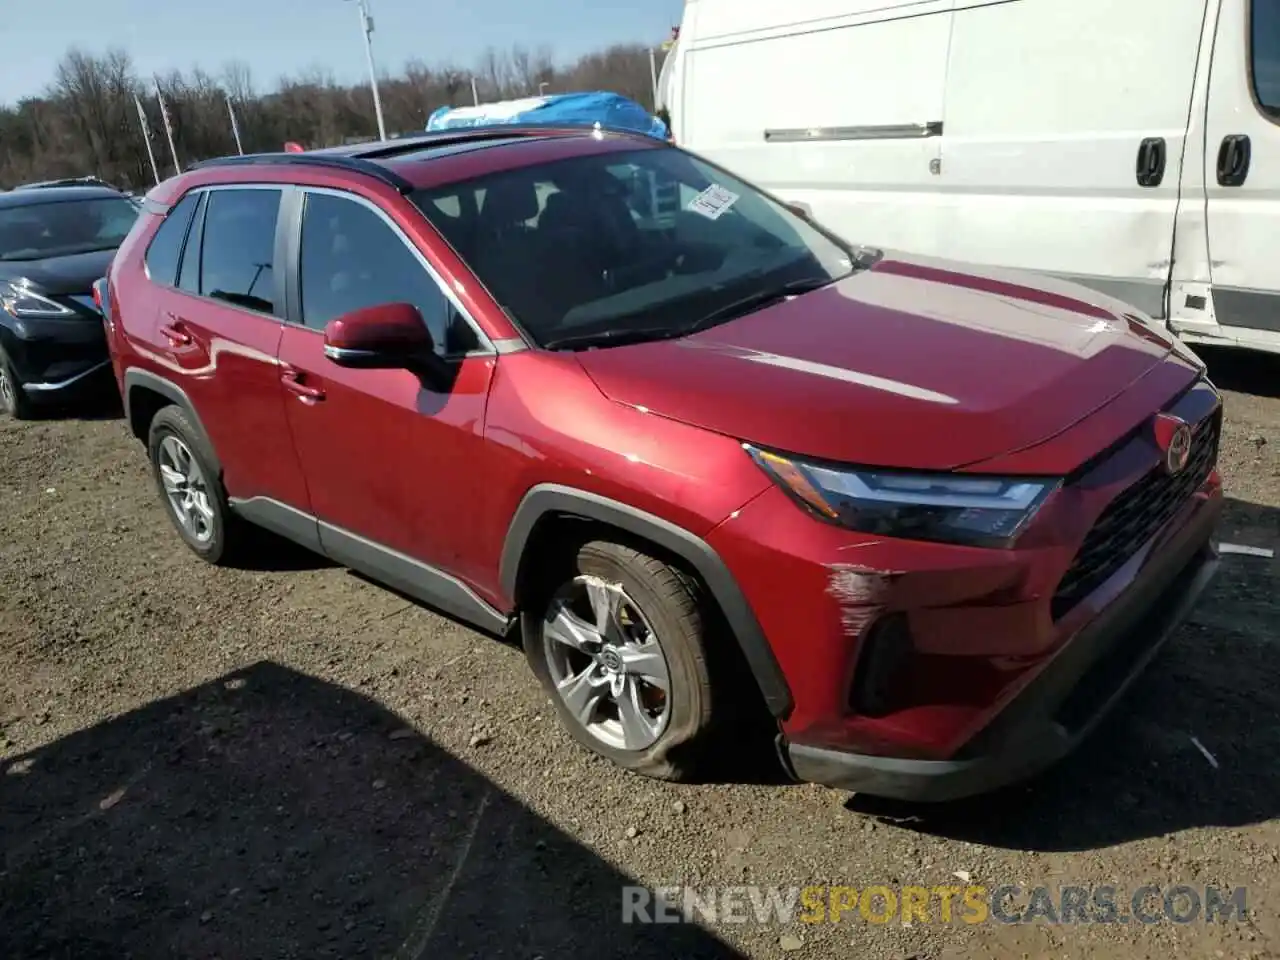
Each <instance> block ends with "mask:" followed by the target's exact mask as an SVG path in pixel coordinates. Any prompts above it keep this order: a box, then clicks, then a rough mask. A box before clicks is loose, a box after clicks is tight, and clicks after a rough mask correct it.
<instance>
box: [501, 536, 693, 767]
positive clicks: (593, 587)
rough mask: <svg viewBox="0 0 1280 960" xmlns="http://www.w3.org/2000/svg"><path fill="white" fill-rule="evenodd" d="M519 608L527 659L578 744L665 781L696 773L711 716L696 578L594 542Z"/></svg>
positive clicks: (621, 547)
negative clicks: (523, 608)
mask: <svg viewBox="0 0 1280 960" xmlns="http://www.w3.org/2000/svg"><path fill="white" fill-rule="evenodd" d="M567 567H568V569H565V570H563V571H561V572H559V573H557V574H556V575H555V576H553V577H550V578H549V589H547V590H545V591H543V592H542V594H543V600H542V602H540V603H538V604H536V605H535V606H534V609H531V610H529V611H526V612H525V613H523V614H522V616H521V632H522V634H523V640H524V648H525V655H526V656H527V658H528V660H529V666H530V667H531V668H532V670H533V672H534V674H535V675H536V676H537V677H538V679H539V681H541V683H542V685H543V687H544V688H545V689H546V690H547V693H548V694H549V695H550V697H551V700H552V702H553V703H554V704H555V708H556V712H557V713H558V714H559V715H560V718H561V720H562V721H563V723H564V724H565V726H566V727H567V728H568V729H569V732H570V733H571V734H572V735H573V737H574V739H576V740H577V741H578V742H579V743H580V744H582V745H583V746H585V747H586V748H587V749H589V750H591V751H593V752H594V753H597V754H599V755H601V756H603V757H606V758H607V759H609V760H612V761H613V762H614V763H616V764H618V765H619V766H621V767H624V768H626V769H628V770H633V771H635V772H637V773H641V774H644V775H645V776H649V777H655V778H657V779H661V780H676V781H684V780H691V779H693V778H694V777H695V776H696V775H697V773H698V771H699V769H700V763H699V761H700V760H701V758H702V757H703V756H705V754H706V748H707V746H708V742H709V740H710V738H711V733H712V723H713V711H712V706H713V698H712V686H711V678H710V674H709V671H708V668H707V655H706V645H705V636H704V634H705V626H704V618H703V616H702V612H701V608H700V605H699V602H698V596H697V589H696V586H695V585H694V584H693V583H692V582H691V581H690V580H689V579H688V578H686V577H685V576H683V575H682V574H681V573H679V572H678V571H676V570H675V569H673V568H672V567H670V566H668V565H667V564H665V563H663V562H662V561H661V560H658V559H656V558H654V557H651V556H648V555H646V554H644V553H641V552H640V551H638V550H635V549H632V548H631V547H628V546H624V545H622V544H618V543H613V542H610V541H592V542H590V543H587V544H586V545H584V546H583V547H582V548H581V549H579V550H578V552H577V555H576V557H575V558H574V562H573V563H571V564H569V565H567Z"/></svg>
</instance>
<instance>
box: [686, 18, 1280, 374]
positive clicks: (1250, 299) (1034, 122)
mask: <svg viewBox="0 0 1280 960" xmlns="http://www.w3.org/2000/svg"><path fill="white" fill-rule="evenodd" d="M661 87H662V91H663V96H662V99H663V101H664V102H663V104H662V106H664V107H666V109H667V110H668V111H669V112H670V115H671V119H672V126H673V132H674V134H675V139H676V142H677V143H678V144H680V145H681V146H683V147H686V148H688V149H690V150H692V151H694V152H695V153H699V154H702V155H704V156H706V157H707V158H708V159H711V160H713V161H716V162H718V163H720V164H722V165H724V166H726V167H728V168H729V169H731V170H733V171H734V172H735V173H738V174H741V175H742V176H744V177H746V178H747V179H748V180H752V181H754V182H755V183H757V184H759V185H760V186H763V187H765V188H766V189H768V190H771V191H772V192H774V193H775V194H776V195H778V196H780V197H781V198H783V199H785V200H787V201H790V202H794V203H799V204H803V205H804V206H806V207H807V208H808V209H809V210H811V211H812V212H813V214H814V216H815V218H816V219H817V220H819V221H821V222H822V223H824V224H825V225H826V226H828V227H829V228H831V229H833V230H834V231H835V232H837V233H840V234H842V235H844V236H845V237H847V238H848V239H850V240H853V241H856V242H859V243H868V244H874V245H878V246H885V247H890V248H898V249H902V250H909V251H913V252H917V253H922V254H930V255H934V256H942V257H948V258H952V259H957V260H966V261H969V262H973V263H982V264H989V265H995V266H1003V267H1014V268H1022V269H1027V270H1033V271H1036V272H1040V273H1051V274H1056V275H1058V276H1062V277H1066V278H1068V279H1072V280H1075V281H1077V282H1080V283H1084V284H1086V285H1089V286H1092V287H1094V288H1095V289H1097V290H1100V291H1102V292H1104V293H1107V294H1110V295H1112V296H1115V297H1118V298H1120V299H1121V300H1124V301H1127V302H1129V303H1131V304H1133V305H1134V306H1136V307H1138V308H1139V309H1141V310H1143V311H1145V312H1146V313H1148V314H1149V315H1150V316H1152V317H1155V318H1159V319H1165V320H1167V321H1168V322H1169V323H1170V325H1171V326H1172V327H1173V328H1174V329H1175V330H1177V331H1178V332H1179V333H1181V334H1182V335H1183V337H1184V339H1186V340H1190V341H1195V342H1201V343H1215V344H1226V345H1239V346H1242V347H1250V348H1254V349H1258V350H1267V351H1272V352H1280V0H787V2H785V3H780V2H778V0H686V5H685V12H684V18H683V22H682V24H681V27H680V35H679V41H678V43H677V44H676V46H675V48H674V49H673V50H672V51H671V53H670V54H669V56H668V60H667V63H666V64H665V66H664V71H663V79H662V84H661Z"/></svg>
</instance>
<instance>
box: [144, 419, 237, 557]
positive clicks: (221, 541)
mask: <svg viewBox="0 0 1280 960" xmlns="http://www.w3.org/2000/svg"><path fill="white" fill-rule="evenodd" d="M147 452H148V454H149V455H150V458H151V472H152V475H153V476H154V477H155V481H156V487H157V488H158V489H159V491H160V496H161V499H162V500H163V501H164V504H165V508H166V511H165V512H166V513H168V515H169V520H170V521H171V522H172V523H173V526H174V528H175V529H176V530H177V531H178V535H179V536H181V537H182V540H183V542H184V543H186V545H187V546H188V547H189V548H190V549H191V551H192V552H193V553H194V554H195V555H196V556H198V557H199V558H200V559H201V560H204V561H206V562H207V563H212V564H216V565H225V564H227V563H229V562H230V558H231V557H232V556H233V555H234V554H235V553H236V552H237V551H238V550H239V549H240V547H241V545H242V543H243V541H244V539H245V530H244V524H243V523H242V521H240V519H239V518H238V517H236V516H235V514H233V513H232V512H231V508H230V507H229V506H228V504H227V492H226V490H225V489H223V486H222V478H221V476H219V474H218V471H217V469H216V468H215V467H214V463H215V462H216V461H215V459H214V457H213V455H212V452H211V451H210V450H209V447H208V444H207V442H206V441H205V439H204V435H203V434H202V433H201V432H200V431H199V430H198V429H196V428H195V427H194V426H193V425H192V423H191V420H190V418H189V417H188V416H187V414H186V412H185V411H184V410H182V409H181V408H180V407H177V406H171V407H165V408H164V409H162V410H161V411H160V412H159V413H157V414H156V415H155V418H154V419H153V420H152V421H151V429H150V432H149V435H148V439H147Z"/></svg>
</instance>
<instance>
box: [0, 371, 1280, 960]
mask: <svg viewBox="0 0 1280 960" xmlns="http://www.w3.org/2000/svg"><path fill="white" fill-rule="evenodd" d="M1209 359H1210V363H1211V367H1212V370H1213V372H1214V375H1215V377H1216V378H1217V379H1218V381H1219V383H1220V385H1222V386H1224V388H1226V389H1227V390H1228V391H1229V394H1228V400H1227V403H1228V407H1227V411H1228V414H1227V416H1228V419H1227V432H1226V438H1225V448H1224V454H1223V461H1222V463H1223V470H1224V472H1225V475H1226V478H1227V489H1228V492H1229V495H1230V506H1229V512H1228V518H1227V521H1226V525H1225V529H1224V531H1223V537H1224V539H1226V540H1230V541H1233V542H1237V543H1245V544H1251V545H1255V546H1274V545H1276V543H1277V540H1280V429H1278V428H1277V424H1280V399H1277V398H1278V397H1280V386H1278V385H1280V376H1278V374H1280V363H1277V362H1276V361H1273V360H1267V359H1262V358H1249V357H1236V356H1230V355H1226V356H1223V355H1216V354H1214V355H1210V357H1209ZM260 566H261V568H262V569H256V570H216V569H212V568H209V567H207V566H204V565H202V564H201V563H200V562H198V561H197V560H196V559H195V558H194V557H193V556H191V555H190V554H188V553H187V551H186V550H185V549H184V548H183V547H182V546H181V544H180V543H179V541H178V538H177V537H176V535H175V534H174V533H173V532H172V530H171V529H170V527H169V525H168V521H167V520H166V518H165V516H164V514H163V513H162V510H161V505H160V502H159V500H158V496H157V494H156V493H155V491H154V490H153V488H152V485H151V482H150V479H149V476H148V474H147V470H146V466H145V461H144V454H143V451H142V449H141V447H140V445H138V444H137V443H136V442H135V441H133V440H132V439H131V438H129V437H128V436H127V432H126V430H125V428H124V425H123V424H122V423H121V422H120V421H119V420H118V419H116V418H114V417H108V416H101V417H96V418H90V417H87V416H86V415H85V414H83V413H80V414H76V413H75V412H74V411H73V412H72V415H71V416H69V417H67V418H57V419H53V418H51V419H47V420H44V421H41V422H36V423H23V424H19V423H14V422H12V421H0V663H3V670H2V671H0V771H2V774H0V851H2V853H3V858H4V860H3V869H2V870H0V957H3V958H5V960H18V958H24V957H37V956H39V957H46V956H48V957H67V958H75V960H94V958H108V957H109V958H112V960H119V958H123V957H137V958H149V957H191V958H195V957H200V958H212V957H221V958H225V960H231V958H248V957H262V958H274V957H307V958H310V957H321V956H333V957H344V958H345V957H363V956H369V957H394V958H396V960H400V958H410V957H412V958H417V957H423V956H430V957H447V958H451V957H460V958H461V957H484V958H490V957H500V956H504V957H523V958H528V960H532V958H535V957H544V958H546V960H551V958H553V957H555V958H559V957H574V956H587V955H591V956H600V957H614V956H651V957H677V958H681V960H685V958H693V957H700V956H741V955H745V956H750V957H762V958H763V957H775V956H778V957H780V956H801V957H803V956H810V957H859V958H869V960H878V958H895V960H906V958H913V957H914V958H918V960H926V958H929V960H934V958H942V957H956V958H959V957H981V956H990V957H1001V958H1003V957H1009V958H1029V957H1037V958H1038V957H1049V956H1052V957H1054V958H1063V957H1065V958H1074V957H1085V956H1089V957H1123V958H1147V957H1149V958H1153V960H1155V958H1166V957H1197V958H1200V957H1257V958H1261V957H1280V922H1278V920H1277V911H1276V909H1275V904H1276V903H1277V902H1278V901H1277V897H1280V864H1278V863H1277V850H1278V849H1280V819H1278V817H1280V765H1278V764H1277V760H1276V758H1277V756H1278V755H1280V723H1278V722H1277V720H1278V715H1280V683H1277V678H1276V668H1275V663H1276V656H1275V654H1276V635H1275V633H1274V629H1273V628H1274V626H1275V624H1276V623H1277V622H1278V617H1280V614H1278V612H1277V609H1276V603H1277V601H1276V594H1275V585H1276V576H1277V569H1278V568H1277V565H1276V562H1275V561H1272V560H1266V559H1256V558H1248V557H1229V558H1227V559H1226V560H1225V561H1224V565H1223V570H1222V574H1221V575H1220V577H1219V579H1218V580H1217V581H1216V583H1215V585H1214V586H1213V587H1212V588H1211V591H1210V593H1209V595H1207V597H1206V599H1205V600H1204V601H1203V602H1202V604H1201V605H1200V607H1199V608H1198V610H1197V611H1196V613H1195V615H1194V617H1193V619H1192V621H1191V622H1190V623H1189V624H1188V625H1187V626H1186V627H1185V628H1184V629H1183V630H1182V631H1181V633H1180V635H1179V636H1178V637H1177V638H1176V640H1175V641H1174V642H1173V643H1172V644H1171V645H1170V647H1169V648H1168V651H1167V652H1166V653H1165V654H1164V655H1163V656H1162V657H1161V658H1160V660H1159V661H1158V662H1157V664H1156V665H1155V666H1154V667H1153V668H1152V670H1151V671H1150V672H1149V674H1148V675H1147V676H1146V677H1145V678H1144V679H1143V681H1142V682H1141V683H1140V684H1139V685H1138V686H1137V688H1135V690H1134V691H1133V693H1132V694H1131V695H1130V697H1129V698H1128V699H1127V700H1126V702H1125V704H1124V705H1123V706H1122V707H1121V709H1120V710H1118V711H1117V713H1116V714H1115V716H1114V717H1113V718H1112V719H1111V720H1110V721H1109V722H1108V723H1107V725H1106V726H1105V727H1104V728H1103V729H1102V730H1101V731H1100V732H1099V733H1098V735H1097V736H1096V737H1095V738H1093V739H1092V740H1091V741H1090V742H1089V743H1088V744H1087V745H1086V747H1085V748H1084V749H1083V750H1082V751H1081V752H1080V753H1079V754H1078V755H1077V756H1075V757H1073V758H1072V759H1071V760H1069V761H1068V762H1066V763H1065V764H1063V765H1061V766H1060V767H1059V768H1057V769H1056V770H1055V771H1053V772H1052V773H1051V774H1049V775H1047V776H1046V777H1044V778H1042V779H1041V780H1040V781H1038V782H1036V783H1035V784H1034V785H1032V786H1030V787H1020V788H1017V789H1015V790H1012V791H1009V792H1007V793H1005V794H1002V795H1001V796H999V797H996V798H991V799H987V800H984V801H982V802H980V803H972V804H967V805H961V806H957V807H954V808H950V809H948V810H946V811H941V812H938V811H920V810H918V809H908V808H905V807H901V806H896V807H895V806H894V805H889V804H874V803H872V802H870V801H861V800H860V799H858V798H854V799H851V798H850V797H849V796H848V795H847V794H843V793H839V792H836V791H832V790H827V789H824V788H820V787H811V786H795V785H779V784H776V783H775V784H769V783H767V782H762V783H755V784H742V783H731V784H713V785H706V786H697V787H676V786H671V785H665V784H660V783H656V782H652V781H647V780H643V779H640V778H638V777H635V776H631V775H627V774H624V773H621V772H619V771H617V770H615V769H612V768H611V767H610V766H608V765H607V764H605V763H603V762H599V761H596V760H595V759H593V758H591V757H589V756H588V755H586V754H585V753H584V752H583V751H582V750H580V749H578V748H577V747H575V746H574V745H573V744H572V743H571V742H570V740H569V739H568V737H567V736H566V735H565V734H563V733H562V732H561V731H560V730H559V728H558V727H557V725H556V721H555V718H554V716H553V714H552V712H551V711H550V709H549V706H548V705H547V704H546V702H545V700H544V699H543V697H542V696H541V695H540V694H539V692H538V690H537V689H536V687H535V685H534V683H533V682H532V678H531V677H530V676H529V675H528V674H527V671H526V668H525V665H524V662H523V660H522V657H521V655H520V654H519V652H518V651H517V650H515V649H513V648H511V647H509V646H506V645H504V644H503V643H501V642H498V641H496V640H494V639H491V638H486V637H483V636H480V635H478V634H476V633H474V632H472V631H469V630H467V629H464V628H462V627H460V626H458V625H457V624H455V623H453V622H451V621H449V620H446V619H443V618H441V617H439V616H437V615H435V614H433V613H431V612H430V611H428V610H426V609H424V608H422V607H419V606H416V605H413V604H410V603H407V602H406V601H405V600H403V599H402V598H400V597H399V596H397V595H395V594H392V593H389V592H387V591H384V590H382V589H380V588H378V587H376V586H374V585H371V584H369V583H367V582H365V581H364V580H362V579H359V578H357V577H356V576H354V575H352V574H350V573H348V572H346V571H344V570H342V569H338V568H334V567H331V566H328V565H326V564H324V563H323V562H321V561H319V560H318V559H316V558H314V557H312V556H310V555H306V554H302V553H300V552H297V551H293V550H290V549H287V548H282V549H281V550H280V551H278V554H277V553H273V554H272V555H271V556H270V557H264V558H263V561H262V563H261V564H260ZM1193 737H1194V738H1195V741H1193V739H1192V738H1193ZM1196 741H1198V743H1199V744H1200V745H1203V747H1204V748H1205V750H1206V751H1208V755H1209V756H1211V757H1212V758H1213V760H1212V762H1210V760H1209V759H1208V757H1207V756H1206V755H1205V753H1202V752H1201V750H1200V748H1199V746H1197V742H1196ZM763 779H767V778H763ZM957 872H959V873H962V874H966V875H968V876H970V877H971V878H972V881H973V882H974V883H981V884H986V885H989V886H996V885H999V884H1002V883H1021V884H1024V885H1026V884H1037V883H1043V884H1049V885H1058V884H1072V883H1078V884H1085V885H1096V884H1105V883H1112V884H1117V885H1119V886H1120V887H1122V888H1123V889H1125V890H1127V891H1132V890H1134V889H1136V888H1138V887H1140V886H1141V885H1143V884H1146V883H1154V884H1159V885H1162V886H1170V885H1173V884H1180V883H1185V884H1189V885H1192V886H1201V887H1203V885H1205V884H1216V885H1219V886H1230V887H1235V886H1240V885H1243V886H1246V887H1247V888H1248V904H1249V909H1248V914H1247V918H1246V921H1245V922H1243V923H1239V922H1231V923H1226V924H1221V923H1219V924H1205V923H1202V922H1201V923H1194V924H1189V925H1181V926H1180V925H1175V924H1172V923H1158V924H1154V925H1150V926H1143V925H1133V924H1129V925H1124V924H1105V925H1097V924H1095V925H1088V926H1052V925H1048V924H1044V923H1036V924H1032V925H1003V924H981V925H964V924H951V925H942V924H915V925H910V926H904V925H903V924H901V923H900V922H897V921H894V922H893V923H889V924H883V925H877V924H870V923H866V922H864V921H863V920H862V919H861V918H859V917H857V916H856V914H855V915H854V916H853V918H852V919H850V918H846V919H845V921H844V922H842V923H839V924H824V925H819V926H808V925H803V924H794V925H788V926H780V925H778V924H758V923H754V922H749V923H741V924H735V923H727V922H722V923H719V924H711V925H707V926H706V928H705V929H703V928H699V927H694V926H692V925H663V926H639V925H623V924H622V923H620V922H619V918H620V915H621V893H620V887H621V886H622V885H623V884H625V883H628V882H638V883H642V884H645V885H649V886H658V885H663V884H671V883H698V884H719V885H742V884H764V885H783V886H788V885H809V884H848V885H852V886H856V887H863V886H866V885H870V884H877V883H883V884H923V885H934V884H939V883H957V882H959V881H957V880H956V879H955V874H956V873H957ZM628 878H635V879H634V880H629V879H628Z"/></svg>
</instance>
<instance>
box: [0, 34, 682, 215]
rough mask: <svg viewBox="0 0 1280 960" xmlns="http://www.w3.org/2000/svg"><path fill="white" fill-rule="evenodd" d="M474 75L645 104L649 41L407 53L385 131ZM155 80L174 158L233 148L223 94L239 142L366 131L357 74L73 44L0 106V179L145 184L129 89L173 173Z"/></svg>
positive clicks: (166, 170) (382, 88)
mask: <svg viewBox="0 0 1280 960" xmlns="http://www.w3.org/2000/svg"><path fill="white" fill-rule="evenodd" d="M658 56H659V57H661V54H659V55H658ZM658 66H659V67H661V60H660V59H659V63H658ZM473 82H474V85H475V89H476V92H477V93H478V95H479V98H480V102H481V103H484V102H490V101H494V100H503V99H509V98H512V97H519V96H526V95H532V94H537V93H538V92H539V91H545V92H547V93H567V92H571V91H590V90H607V91H610V92H612V93H619V94H622V95H623V96H626V97H630V98H631V99H633V100H635V101H637V102H639V103H641V104H644V105H645V106H646V107H648V108H650V109H652V108H653V102H652V101H653V92H652V91H653V88H652V80H651V76H650V64H649V48H648V47H645V46H642V45H639V44H630V45H618V46H612V47H609V48H607V49H604V50H601V51H598V52H596V53H590V54H587V55H586V56H583V57H581V58H579V59H578V60H577V61H576V62H574V63H570V64H557V63H556V61H555V58H554V57H553V55H552V52H551V50H550V49H549V48H546V47H542V48H537V49H532V50H531V49H528V48H525V47H519V46H517V47H514V48H512V49H511V50H508V51H499V50H495V49H490V50H488V51H487V52H486V53H485V54H484V55H483V56H482V57H481V58H480V59H479V62H478V63H477V65H476V67H475V69H473V70H464V69H460V68H458V67H455V66H448V65H446V66H429V65H427V64H425V63H423V62H422V61H418V60H414V61H410V62H409V63H407V64H406V65H405V67H404V69H403V71H402V72H401V73H400V74H399V75H398V76H386V75H384V76H382V77H380V78H379V81H378V92H379V94H380V95H381V99H382V109H383V113H384V116H385V119H386V126H387V132H388V135H392V134H395V133H413V132H416V131H420V130H422V129H423V127H424V126H425V125H426V122H427V118H428V117H429V116H430V115H431V113H432V112H433V111H434V110H436V109H437V108H439V107H441V106H463V105H468V104H471V103H472V102H473V101H472V84H473ZM157 84H158V86H159V89H160V93H161V96H162V97H163V99H164V104H165V108H166V110H167V112H168V115H169V121H170V125H171V128H172V131H173V139H174V145H175V147H176V150H177V154H178V160H179V162H180V163H181V164H182V167H183V169H186V168H187V166H188V165H190V164H192V163H194V162H196V161H199V160H204V159H208V158H210V157H217V156H225V155H227V154H233V153H235V152H236V142H235V137H234V135H233V131H232V127H231V120H230V114H229V111H228V107H227V103H228V100H230V102H231V104H232V105H233V108H234V111H235V116H236V123H237V126H238V128H239V134H240V141H241V145H242V147H243V149H244V152H245V153H253V152H258V151H274V150H280V149H281V148H282V147H283V145H284V143H286V142H288V141H294V142H297V143H300V144H302V145H303V146H304V147H307V148H318V147H324V146H335V145H337V144H341V143H347V142H352V141H355V140H360V139H376V137H377V122H376V119H375V114H374V109H373V98H372V94H371V92H370V90H369V86H368V84H367V83H363V84H356V85H350V86H348V85H344V84H340V83H338V82H337V81H336V80H335V79H334V77H333V74H332V73H331V72H329V71H327V70H325V69H323V68H316V69H313V70H311V71H309V72H307V73H305V74H303V75H300V76H295V77H288V78H285V79H284V80H282V81H280V83H279V85H278V86H277V87H276V89H274V90H270V91H260V90H259V89H258V88H257V87H256V86H255V84H254V78H253V76H252V74H251V72H250V70H249V68H248V66H246V65H245V64H244V63H241V62H231V63H228V64H227V65H226V66H225V67H224V68H223V69H222V70H221V72H220V73H217V74H214V73H209V72H207V71H205V70H204V69H202V68H200V67H196V68H193V69H191V70H189V71H186V72H182V71H174V72H172V73H169V74H167V75H163V76H160V77H158V78H154V81H153V78H151V77H145V78H144V77H142V76H141V75H140V74H139V73H138V71H137V70H136V69H135V67H134V65H133V62H132V60H131V59H130V57H129V55H128V53H126V52H125V51H123V50H119V49H113V50H109V51H107V52H106V53H104V54H94V53H89V52H86V51H83V50H78V49H72V50H70V51H68V52H67V53H66V54H65V55H64V56H63V58H62V60H61V62H60V63H59V64H58V67H57V70H56V72H55V74H54V78H53V81H52V82H51V83H50V84H49V86H48V88H47V89H46V90H45V91H44V93H43V94H42V95H40V96H35V97H30V98H27V99H24V100H21V101H20V102H18V103H17V104H16V105H13V106H4V105H0V189H7V188H9V187H12V186H14V185H16V184H19V183H25V182H28V181H32V180H50V179H55V178H59V177H73V176H96V177H99V178H101V179H103V180H106V181H107V182H109V183H112V184H114V185H116V186H119V187H121V188H123V189H130V190H138V191H141V190H145V189H146V188H147V187H149V186H150V185H151V184H152V183H154V178H153V176H152V172H151V165H150V161H149V160H148V157H147V141H146V140H145V139H144V135H143V125H142V122H141V121H140V119H139V117H138V111H137V106H136V103H135V99H134V98H135V96H136V97H137V98H138V99H139V100H140V101H141V102H142V104H143V109H144V112H145V115H146V128H147V132H148V135H149V136H150V138H151V146H152V149H153V150H154V152H155V158H156V164H157V166H158V167H159V169H160V176H161V178H162V179H163V178H164V177H167V176H170V175H172V173H173V160H172V158H171V156H170V153H169V145H168V141H167V140H166V137H165V128H164V121H163V117H162V114H161V111H160V106H159V102H158V101H157V98H156V95H155V90H156V85H157Z"/></svg>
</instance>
